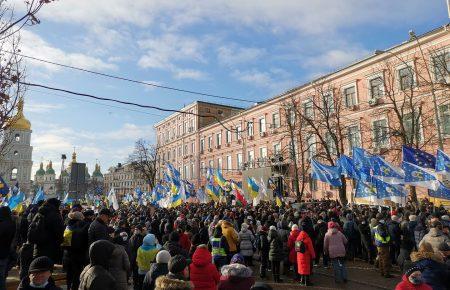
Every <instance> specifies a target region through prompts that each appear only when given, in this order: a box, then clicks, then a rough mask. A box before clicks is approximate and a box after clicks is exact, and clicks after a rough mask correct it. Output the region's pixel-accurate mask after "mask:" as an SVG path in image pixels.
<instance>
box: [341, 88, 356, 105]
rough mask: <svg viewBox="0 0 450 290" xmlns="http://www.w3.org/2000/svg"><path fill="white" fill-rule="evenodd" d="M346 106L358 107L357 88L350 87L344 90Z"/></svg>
mask: <svg viewBox="0 0 450 290" xmlns="http://www.w3.org/2000/svg"><path fill="white" fill-rule="evenodd" d="M344 99H345V106H346V107H347V108H350V107H353V106H354V105H356V87H355V86H352V87H348V88H345V89H344Z"/></svg>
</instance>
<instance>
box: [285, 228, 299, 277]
mask: <svg viewBox="0 0 450 290" xmlns="http://www.w3.org/2000/svg"><path fill="white" fill-rule="evenodd" d="M299 234H300V230H299V229H298V226H297V225H292V227H291V233H290V234H289V238H288V248H289V263H291V264H293V265H294V280H295V281H300V275H299V274H298V268H297V253H296V252H295V241H296V240H297V237H298V235H299Z"/></svg>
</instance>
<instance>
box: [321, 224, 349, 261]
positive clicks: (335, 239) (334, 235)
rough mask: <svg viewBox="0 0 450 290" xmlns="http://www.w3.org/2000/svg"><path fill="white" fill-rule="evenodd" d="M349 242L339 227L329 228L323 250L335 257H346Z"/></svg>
mask: <svg viewBox="0 0 450 290" xmlns="http://www.w3.org/2000/svg"><path fill="white" fill-rule="evenodd" d="M346 244H347V238H346V237H345V236H344V234H342V233H341V232H340V231H339V230H338V229H336V228H333V229H328V232H327V233H326V234H325V240H324V244H323V250H324V251H325V253H326V254H328V255H329V256H330V258H331V259H333V258H343V257H345V245H346Z"/></svg>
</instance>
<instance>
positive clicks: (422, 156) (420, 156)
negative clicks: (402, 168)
mask: <svg viewBox="0 0 450 290" xmlns="http://www.w3.org/2000/svg"><path fill="white" fill-rule="evenodd" d="M402 151H403V162H408V163H411V164H414V165H417V166H420V167H425V168H435V167H436V157H434V156H433V155H431V154H430V153H427V152H425V151H422V150H420V149H415V148H411V147H408V146H405V145H403V147H402Z"/></svg>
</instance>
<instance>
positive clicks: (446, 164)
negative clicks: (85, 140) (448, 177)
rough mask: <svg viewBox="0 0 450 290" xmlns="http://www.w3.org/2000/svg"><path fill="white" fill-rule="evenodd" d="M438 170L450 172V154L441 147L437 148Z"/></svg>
mask: <svg viewBox="0 0 450 290" xmlns="http://www.w3.org/2000/svg"><path fill="white" fill-rule="evenodd" d="M436 171H437V172H447V173H450V156H448V155H447V154H445V152H444V151H442V150H440V149H438V150H437V158H436Z"/></svg>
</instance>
